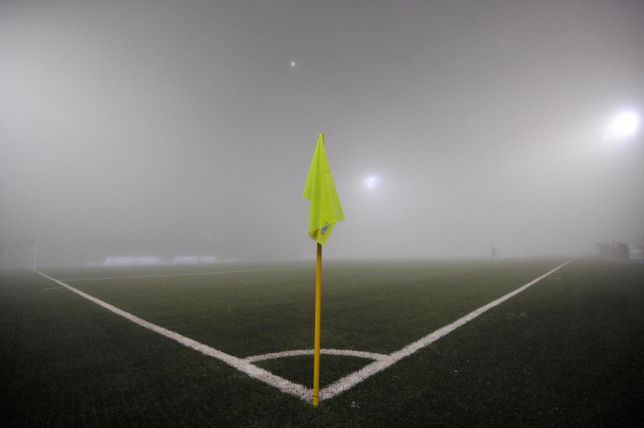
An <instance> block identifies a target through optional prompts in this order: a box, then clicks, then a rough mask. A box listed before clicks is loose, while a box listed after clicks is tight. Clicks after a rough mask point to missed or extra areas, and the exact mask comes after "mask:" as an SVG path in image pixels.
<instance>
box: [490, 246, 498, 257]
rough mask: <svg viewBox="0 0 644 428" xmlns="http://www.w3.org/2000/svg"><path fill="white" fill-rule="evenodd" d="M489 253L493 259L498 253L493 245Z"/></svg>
mask: <svg viewBox="0 0 644 428" xmlns="http://www.w3.org/2000/svg"><path fill="white" fill-rule="evenodd" d="M490 255H491V256H492V258H493V259H498V258H499V255H498V254H497V253H496V248H494V245H492V246H491V247H490Z"/></svg>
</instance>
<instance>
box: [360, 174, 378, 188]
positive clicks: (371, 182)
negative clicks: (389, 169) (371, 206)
mask: <svg viewBox="0 0 644 428" xmlns="http://www.w3.org/2000/svg"><path fill="white" fill-rule="evenodd" d="M380 183H381V180H380V177H377V176H375V175H370V176H368V177H366V178H365V179H364V181H363V184H364V187H365V188H366V189H367V190H375V189H377V188H378V187H379V186H380Z"/></svg>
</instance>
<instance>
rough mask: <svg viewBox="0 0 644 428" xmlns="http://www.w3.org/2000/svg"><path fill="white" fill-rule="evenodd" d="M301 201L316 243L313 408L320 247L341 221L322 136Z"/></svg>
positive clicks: (317, 389) (317, 367)
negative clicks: (306, 204) (306, 205)
mask: <svg viewBox="0 0 644 428" xmlns="http://www.w3.org/2000/svg"><path fill="white" fill-rule="evenodd" d="M304 197H305V198H306V199H308V200H309V201H311V211H310V214H309V236H310V237H311V238H312V239H314V240H315V241H316V247H317V251H316V257H315V336H314V340H313V342H314V344H313V407H317V406H318V404H319V402H320V331H321V324H322V321H321V320H322V245H323V244H324V243H325V242H326V240H327V239H329V235H331V232H332V231H333V226H335V224H336V223H337V222H340V221H342V220H344V213H343V212H342V206H341V205H340V198H338V192H336V190H335V183H333V175H331V168H330V167H329V161H328V160H327V158H326V150H325V149H324V134H320V135H319V136H318V144H317V146H316V147H315V154H313V159H312V160H311V168H310V169H309V176H308V177H307V179H306V185H305V186H304Z"/></svg>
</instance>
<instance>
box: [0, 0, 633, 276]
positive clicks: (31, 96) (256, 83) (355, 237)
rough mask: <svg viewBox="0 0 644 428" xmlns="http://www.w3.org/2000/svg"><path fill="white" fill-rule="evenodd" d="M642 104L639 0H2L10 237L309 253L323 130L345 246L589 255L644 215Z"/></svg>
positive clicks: (57, 250)
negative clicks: (308, 189) (316, 156)
mask: <svg viewBox="0 0 644 428" xmlns="http://www.w3.org/2000/svg"><path fill="white" fill-rule="evenodd" d="M291 62H294V64H295V66H292V64H291ZM625 109H626V110H631V111H635V112H638V113H640V114H641V113H644V2H643V1H641V0H632V1H617V0H611V1H609V0H605V1H563V0H556V1H529V2H528V1H517V0H499V1H473V0H472V1H452V0H450V1H429V0H428V1H401V0H396V1H388V2H386V1H348V0H342V1H320V0H318V1H302V0H293V1H271V0H261V1H260V0H258V1H239V0H238V1H188V0H182V1H179V0H177V1H158V0H132V1H116V0H109V1H108V0H105V1H88V0H82V1H81V0H79V1H57V0H46V1H45V0H44V1H29V0H22V1H8V0H0V244H2V243H5V245H8V244H7V243H12V242H14V243H15V242H19V241H21V240H22V241H24V240H28V239H31V238H32V237H33V236H37V237H38V242H39V247H40V260H41V262H42V263H43V264H83V263H85V262H87V261H90V260H101V259H103V258H104V257H106V256H118V255H123V256H125V255H160V256H167V257H172V256H174V255H190V254H214V255H217V256H218V257H220V258H221V259H226V258H236V259H241V260H258V259H283V260H286V259H300V258H302V257H312V256H313V254H314V251H315V246H314V243H313V241H311V240H310V239H309V238H308V236H307V233H306V230H307V221H308V203H307V202H306V201H305V200H304V199H303V198H302V190H303V186H304V181H305V178H306V173H307V170H308V167H309V162H310V158H311V156H312V154H313V149H314V146H315V141H316V136H317V133H318V132H325V133H326V136H327V151H328V154H329V159H330V162H331V166H332V169H333V172H334V176H335V179H336V185H337V188H338V192H339V194H340V198H341V200H342V203H343V205H344V211H345V214H346V216H347V221H346V222H344V223H342V224H340V225H338V226H337V227H336V229H335V232H334V235H333V237H332V238H331V240H330V241H329V245H328V246H327V247H326V249H325V251H326V254H327V255H329V256H330V257H350V258H354V257H452V256H467V257H472V256H475V257H476V256H480V257H486V256H488V254H489V251H490V246H491V245H495V246H496V248H497V251H498V252H499V253H500V254H502V255H532V254H561V253H587V252H591V251H593V245H594V243H595V242H597V241H607V240H611V241H612V240H623V241H629V240H632V239H634V238H635V237H637V236H638V235H641V234H642V233H644V138H642V133H641V132H640V134H639V135H638V136H636V137H634V138H631V139H628V140H623V141H604V140H603V139H602V131H603V128H604V127H605V126H606V125H607V124H608V123H609V122H610V121H611V119H612V118H613V117H614V116H615V115H616V114H617V113H619V112H620V111H623V110H625ZM371 175H373V176H377V177H379V180H380V185H379V186H377V188H375V189H368V188H366V187H365V186H364V179H365V177H368V176H371Z"/></svg>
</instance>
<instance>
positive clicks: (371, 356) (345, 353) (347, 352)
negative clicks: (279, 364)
mask: <svg viewBox="0 0 644 428" xmlns="http://www.w3.org/2000/svg"><path fill="white" fill-rule="evenodd" d="M320 353H321V354H322V355H339V356H342V357H357V358H366V359H367V360H380V359H382V358H386V357H387V355H385V354H377V353H375V352H363V351H354V350H352V349H320ZM303 355H313V349H297V350H294V351H284V352H272V353H270V354H262V355H253V356H251V357H246V358H244V359H245V360H246V361H248V362H251V363H256V362H257V361H266V360H275V359H277V358H285V357H299V356H303Z"/></svg>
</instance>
